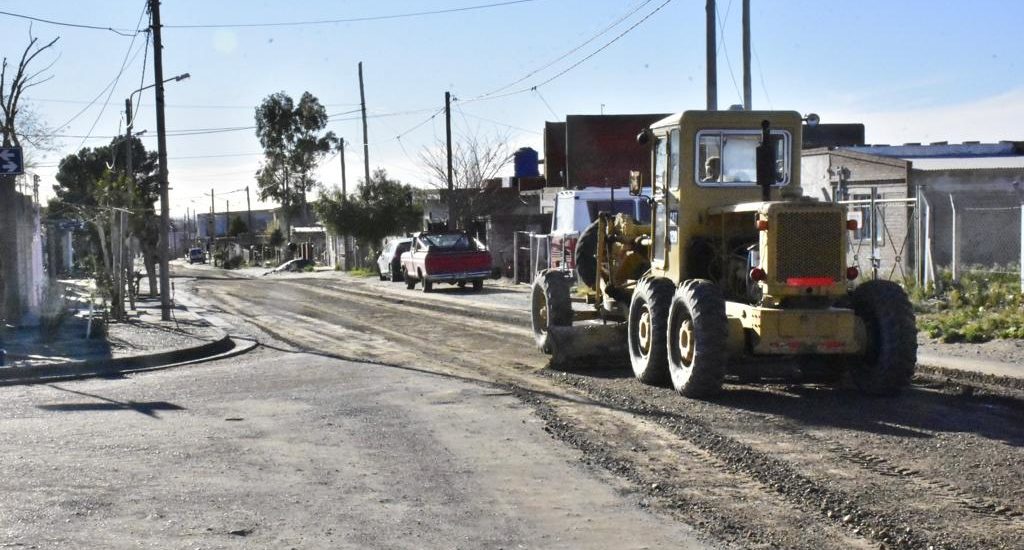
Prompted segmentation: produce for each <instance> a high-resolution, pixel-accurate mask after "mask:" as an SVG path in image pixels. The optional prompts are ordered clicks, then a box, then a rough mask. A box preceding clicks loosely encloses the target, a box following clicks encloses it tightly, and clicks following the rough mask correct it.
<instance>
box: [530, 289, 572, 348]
mask: <svg viewBox="0 0 1024 550" xmlns="http://www.w3.org/2000/svg"><path fill="white" fill-rule="evenodd" d="M570 287H571V283H570V281H569V278H568V277H567V276H566V274H565V273H564V272H562V271H558V270H553V269H545V270H544V271H541V272H540V273H538V274H537V278H536V279H534V281H533V292H532V295H531V298H530V325H531V326H532V327H533V339H534V340H535V341H536V342H537V347H538V348H540V350H541V351H543V352H544V353H547V354H550V353H551V343H550V341H549V338H548V328H549V327H568V326H572V300H571V298H570V296H569V292H570V290H571V289H570Z"/></svg>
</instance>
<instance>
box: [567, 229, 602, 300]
mask: <svg viewBox="0 0 1024 550" xmlns="http://www.w3.org/2000/svg"><path fill="white" fill-rule="evenodd" d="M572 257H573V261H575V262H576V274H577V275H579V278H580V281H582V282H583V284H585V285H587V286H589V287H590V288H597V222H596V221H595V222H594V223H592V224H590V225H588V226H587V228H586V229H584V230H583V232H582V233H580V238H579V239H577V240H576V250H575V252H573V256H572Z"/></svg>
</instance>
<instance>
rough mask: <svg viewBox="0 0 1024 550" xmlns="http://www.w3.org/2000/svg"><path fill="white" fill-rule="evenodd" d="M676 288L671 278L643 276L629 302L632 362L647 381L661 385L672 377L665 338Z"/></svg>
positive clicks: (636, 372)
mask: <svg viewBox="0 0 1024 550" xmlns="http://www.w3.org/2000/svg"><path fill="white" fill-rule="evenodd" d="M672 291H673V286H672V283H671V282H670V281H668V280H667V279H652V278H645V279H641V280H640V281H639V282H637V284H636V290H634V291H633V299H632V300H631V301H630V304H629V319H628V321H627V324H628V330H627V331H626V335H627V336H626V339H627V344H628V347H629V363H630V365H632V367H633V374H634V375H635V376H636V378H637V380H639V381H641V382H643V383H644V384H651V385H660V384H664V383H665V382H666V381H667V380H668V362H667V359H666V349H667V348H666V345H665V338H666V336H667V334H668V330H667V321H668V308H669V304H670V303H671V301H672Z"/></svg>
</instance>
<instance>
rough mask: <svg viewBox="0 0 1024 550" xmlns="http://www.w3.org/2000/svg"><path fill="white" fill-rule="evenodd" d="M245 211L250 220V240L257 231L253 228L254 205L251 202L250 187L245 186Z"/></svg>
mask: <svg viewBox="0 0 1024 550" xmlns="http://www.w3.org/2000/svg"><path fill="white" fill-rule="evenodd" d="M245 211H246V213H247V214H248V215H247V216H246V217H247V218H248V220H249V239H250V240H252V237H254V236H255V235H256V231H255V230H254V229H253V227H252V203H251V202H249V186H248V185H246V186H245Z"/></svg>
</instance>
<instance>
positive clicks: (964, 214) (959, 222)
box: [950, 195, 1024, 281]
mask: <svg viewBox="0 0 1024 550" xmlns="http://www.w3.org/2000/svg"><path fill="white" fill-rule="evenodd" d="M950 201H951V207H952V210H953V213H954V214H953V227H952V231H951V242H950V249H951V251H952V254H951V259H950V260H951V261H950V271H951V274H952V278H953V280H960V279H961V278H962V277H964V276H968V275H976V276H983V277H986V278H990V279H991V278H1001V279H1012V278H1013V277H1020V276H1022V275H1021V254H1022V251H1021V205H1020V204H1011V205H1005V204H1004V205H992V204H985V202H987V201H980V202H979V201H977V200H975V201H970V200H967V199H964V198H962V197H956V196H953V195H951V196H950ZM1022 281H1024V279H1022Z"/></svg>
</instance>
